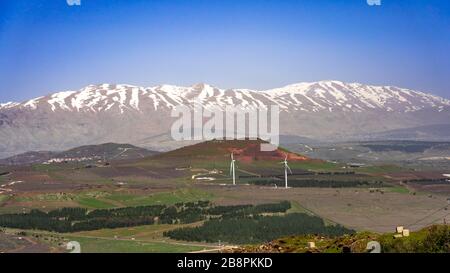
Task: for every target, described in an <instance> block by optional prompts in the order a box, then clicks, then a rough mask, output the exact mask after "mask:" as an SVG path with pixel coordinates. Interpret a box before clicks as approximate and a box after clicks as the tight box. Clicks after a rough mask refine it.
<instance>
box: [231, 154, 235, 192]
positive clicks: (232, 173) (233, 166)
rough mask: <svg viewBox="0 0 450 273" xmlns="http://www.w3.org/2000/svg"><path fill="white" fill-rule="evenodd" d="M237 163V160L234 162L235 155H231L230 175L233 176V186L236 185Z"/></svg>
mask: <svg viewBox="0 0 450 273" xmlns="http://www.w3.org/2000/svg"><path fill="white" fill-rule="evenodd" d="M235 161H236V160H234V157H233V153H231V164H230V175H232V176H233V185H236V171H235V165H234V162H235Z"/></svg>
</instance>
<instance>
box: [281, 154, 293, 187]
mask: <svg viewBox="0 0 450 273" xmlns="http://www.w3.org/2000/svg"><path fill="white" fill-rule="evenodd" d="M281 164H284V187H285V188H286V189H287V188H288V183H287V182H288V178H287V177H288V173H287V171H288V170H289V172H290V173H291V174H292V170H291V168H289V165H288V162H287V155H286V157H285V158H284V161H283V162H281Z"/></svg>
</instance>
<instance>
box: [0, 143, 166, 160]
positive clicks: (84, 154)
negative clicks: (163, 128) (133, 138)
mask: <svg viewBox="0 0 450 273" xmlns="http://www.w3.org/2000/svg"><path fill="white" fill-rule="evenodd" d="M155 154H157V152H154V151H150V150H147V149H144V148H140V147H136V146H133V145H130V144H117V143H104V144H100V145H86V146H81V147H76V148H73V149H70V150H67V151H63V152H47V151H40V152H27V153H23V154H18V155H15V156H12V157H9V158H5V159H1V160H0V165H24V164H36V163H44V162H63V161H97V160H126V159H138V158H143V157H147V156H152V155H155Z"/></svg>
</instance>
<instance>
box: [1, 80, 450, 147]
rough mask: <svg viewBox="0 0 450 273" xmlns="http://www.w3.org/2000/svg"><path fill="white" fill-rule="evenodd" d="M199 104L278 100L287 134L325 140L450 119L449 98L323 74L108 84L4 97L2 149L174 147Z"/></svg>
mask: <svg viewBox="0 0 450 273" xmlns="http://www.w3.org/2000/svg"><path fill="white" fill-rule="evenodd" d="M194 103H201V104H202V105H204V106H205V107H210V106H219V107H222V108H224V107H225V106H227V105H240V106H243V107H249V108H260V107H267V106H269V105H274V104H276V105H279V106H280V110H281V113H280V132H281V134H284V135H295V136H304V137H310V138H315V139H322V140H344V139H350V138H355V137H364V136H365V135H370V134H371V133H378V132H383V131H387V130H395V129H404V128H412V127H417V126H426V125H435V124H449V123H450V119H449V117H450V101H449V100H447V99H444V98H441V97H437V96H434V95H430V94H426V93H422V92H418V91H414V90H408V89H404V88H398V87H393V86H369V85H363V84H360V83H344V82H340V81H321V82H312V83H298V84H292V85H288V86H285V87H282V88H276V89H271V90H249V89H220V88H216V87H213V86H211V85H208V84H197V85H194V86H191V87H181V86H173V85H159V86H155V87H138V86H132V85H124V84H101V85H89V86H87V87H85V88H83V89H81V90H79V91H64V92H59V93H55V94H51V95H48V96H43V97H38V98H34V99H31V100H28V101H25V102H22V103H14V102H10V103H6V104H0V137H1V139H2V143H0V156H7V155H11V154H14V153H18V152H25V151H29V150H57V149H61V150H62V149H67V148H71V147H74V146H79V145H84V144H98V143H104V142H127V143H130V144H135V145H141V146H145V147H148V148H152V149H159V150H161V149H168V148H172V147H173V146H174V145H179V143H177V144H175V143H173V142H172V141H170V136H168V132H169V131H170V126H171V124H172V121H173V118H171V117H170V110H171V109H172V108H173V107H174V106H176V105H194Z"/></svg>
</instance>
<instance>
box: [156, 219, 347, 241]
mask: <svg viewBox="0 0 450 273" xmlns="http://www.w3.org/2000/svg"><path fill="white" fill-rule="evenodd" d="M354 232H355V231H354V230H351V229H347V228H345V227H343V226H340V225H335V226H331V225H326V224H325V223H324V221H323V220H322V219H321V218H319V217H317V216H311V215H307V214H304V213H293V214H287V215H284V216H261V215H256V216H248V215H247V216H242V217H238V218H219V219H212V220H209V221H206V222H205V223H204V224H203V225H202V226H199V227H189V228H179V229H175V230H171V231H167V232H165V233H164V235H165V236H167V237H170V238H172V239H175V240H183V241H199V242H209V243H216V242H219V241H222V242H228V243H235V244H257V243H263V242H268V241H272V240H274V239H276V238H281V237H286V236H292V235H305V234H320V235H324V236H325V235H326V236H333V237H334V236H341V235H344V234H351V233H354Z"/></svg>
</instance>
